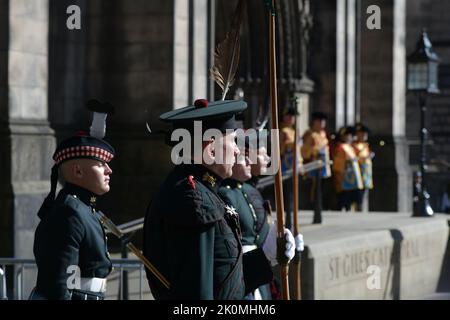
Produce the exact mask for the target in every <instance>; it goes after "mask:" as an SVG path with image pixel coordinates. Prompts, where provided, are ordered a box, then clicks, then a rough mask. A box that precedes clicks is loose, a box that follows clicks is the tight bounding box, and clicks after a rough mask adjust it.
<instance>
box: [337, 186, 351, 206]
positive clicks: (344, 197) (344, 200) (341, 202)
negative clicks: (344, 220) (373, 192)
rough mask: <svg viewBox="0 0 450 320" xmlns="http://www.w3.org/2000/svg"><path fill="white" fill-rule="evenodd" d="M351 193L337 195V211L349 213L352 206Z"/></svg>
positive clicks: (342, 192) (343, 192)
mask: <svg viewBox="0 0 450 320" xmlns="http://www.w3.org/2000/svg"><path fill="white" fill-rule="evenodd" d="M352 196H353V194H352V191H341V192H338V194H337V202H338V209H339V210H342V209H345V210H347V211H350V207H351V205H352Z"/></svg>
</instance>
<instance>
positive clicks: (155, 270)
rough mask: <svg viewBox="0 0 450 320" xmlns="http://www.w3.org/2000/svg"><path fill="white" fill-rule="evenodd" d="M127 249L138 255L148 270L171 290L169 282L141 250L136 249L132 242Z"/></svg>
mask: <svg viewBox="0 0 450 320" xmlns="http://www.w3.org/2000/svg"><path fill="white" fill-rule="evenodd" d="M127 247H128V249H130V251H131V252H133V253H134V254H135V255H136V257H138V258H139V260H141V261H142V263H143V264H144V265H145V266H146V267H147V269H149V270H150V271H151V272H152V273H153V275H154V276H155V277H157V278H158V280H159V281H161V283H162V284H163V285H164V287H166V288H167V289H169V288H170V283H169V281H167V279H166V278H165V277H164V276H163V275H162V274H161V273H159V271H158V270H157V269H156V268H155V267H154V266H153V264H151V262H150V261H148V260H147V258H146V257H144V255H143V254H142V252H141V250H139V249H138V248H136V247H135V245H134V244H132V243H131V242H128V243H127Z"/></svg>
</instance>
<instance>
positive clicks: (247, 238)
mask: <svg viewBox="0 0 450 320" xmlns="http://www.w3.org/2000/svg"><path fill="white" fill-rule="evenodd" d="M219 195H220V197H221V198H222V199H223V200H224V201H225V202H226V203H227V204H229V205H231V206H233V207H234V208H236V211H237V212H238V214H239V221H240V226H241V232H242V245H243V246H257V247H260V246H261V245H262V244H263V243H264V241H265V240H266V237H267V234H268V232H269V228H270V226H269V224H268V222H267V212H266V210H265V208H264V200H263V198H262V196H261V194H260V193H259V191H258V190H257V189H256V188H255V187H254V186H252V185H251V184H249V183H241V182H238V181H236V180H233V179H227V180H225V181H224V182H223V183H222V186H221V188H220V190H219ZM264 264H266V263H264ZM261 267H262V268H264V266H256V268H261ZM259 291H260V293H261V296H262V298H263V299H264V300H267V299H271V294H270V286H269V285H268V284H266V285H263V286H261V287H259Z"/></svg>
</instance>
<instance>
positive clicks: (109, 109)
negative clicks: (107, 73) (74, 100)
mask: <svg viewBox="0 0 450 320" xmlns="http://www.w3.org/2000/svg"><path fill="white" fill-rule="evenodd" d="M86 107H87V108H88V110H90V111H92V112H99V113H106V114H109V115H113V114H114V106H113V105H112V104H111V103H109V102H107V101H106V102H100V101H98V100H96V99H90V100H88V101H87V102H86Z"/></svg>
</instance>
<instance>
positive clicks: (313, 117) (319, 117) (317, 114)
mask: <svg viewBox="0 0 450 320" xmlns="http://www.w3.org/2000/svg"><path fill="white" fill-rule="evenodd" d="M327 119H328V116H327V115H326V114H325V113H323V112H319V111H317V112H313V113H312V114H311V120H327Z"/></svg>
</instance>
